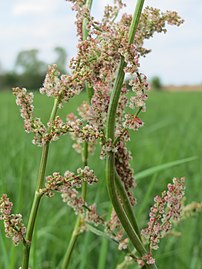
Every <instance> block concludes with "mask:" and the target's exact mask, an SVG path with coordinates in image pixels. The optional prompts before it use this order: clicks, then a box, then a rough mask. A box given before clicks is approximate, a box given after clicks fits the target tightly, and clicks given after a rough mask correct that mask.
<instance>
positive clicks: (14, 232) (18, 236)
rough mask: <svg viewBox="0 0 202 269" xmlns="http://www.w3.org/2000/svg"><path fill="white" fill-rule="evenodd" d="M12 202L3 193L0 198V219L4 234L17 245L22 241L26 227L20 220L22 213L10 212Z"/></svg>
mask: <svg viewBox="0 0 202 269" xmlns="http://www.w3.org/2000/svg"><path fill="white" fill-rule="evenodd" d="M12 207H13V204H12V203H11V202H10V200H9V198H8V197H7V195H6V194H3V195H2V197H1V199H0V220H3V222H4V227H5V233H6V236H7V237H9V238H11V239H12V241H13V243H14V244H15V245H16V246H17V245H18V244H19V243H20V242H23V241H24V237H23V236H24V234H25V233H26V228H25V226H24V224H23V221H22V215H20V214H15V215H14V214H11V210H12Z"/></svg>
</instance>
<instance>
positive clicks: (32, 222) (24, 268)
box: [22, 99, 58, 269]
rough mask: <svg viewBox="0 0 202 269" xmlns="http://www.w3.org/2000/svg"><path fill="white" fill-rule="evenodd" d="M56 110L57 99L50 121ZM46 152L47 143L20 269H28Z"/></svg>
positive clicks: (43, 151) (43, 152) (41, 161)
mask: <svg viewBox="0 0 202 269" xmlns="http://www.w3.org/2000/svg"><path fill="white" fill-rule="evenodd" d="M57 108H58V99H55V101H54V105H53V109H52V112H51V116H50V121H53V120H54V119H55V116H56V113H57ZM49 131H50V130H48V132H49ZM48 151H49V141H48V142H47V143H46V144H45V145H44V146H43V148H42V154H41V160H40V165H39V171H38V179H37V185H36V191H35V195H34V200H33V203H32V208H31V212H30V215H29V220H28V225H27V232H26V237H25V240H26V244H25V248H24V252H23V261H22V269H28V266H29V255H30V248H31V242H32V236H33V231H34V226H35V223H36V218H37V213H38V209H39V205H40V201H41V197H42V194H41V193H39V190H40V189H41V188H42V187H43V184H44V177H45V170H46V164H47V159H48Z"/></svg>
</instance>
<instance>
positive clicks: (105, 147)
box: [100, 139, 117, 160]
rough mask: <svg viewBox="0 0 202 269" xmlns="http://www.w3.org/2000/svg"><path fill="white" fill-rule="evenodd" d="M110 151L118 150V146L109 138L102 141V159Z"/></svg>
mask: <svg viewBox="0 0 202 269" xmlns="http://www.w3.org/2000/svg"><path fill="white" fill-rule="evenodd" d="M109 152H117V147H116V146H115V145H114V144H113V142H112V140H111V139H107V140H105V142H104V143H102V148H101V152H100V159H101V160H104V159H105V157H106V156H107V154H108V153H109Z"/></svg>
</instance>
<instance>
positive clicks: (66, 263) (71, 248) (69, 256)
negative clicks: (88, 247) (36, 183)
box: [61, 216, 81, 269]
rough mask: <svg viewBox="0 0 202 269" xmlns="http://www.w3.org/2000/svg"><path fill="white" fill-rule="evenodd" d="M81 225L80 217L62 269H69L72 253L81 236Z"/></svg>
mask: <svg viewBox="0 0 202 269" xmlns="http://www.w3.org/2000/svg"><path fill="white" fill-rule="evenodd" d="M80 225H81V218H80V216H78V218H77V220H76V223H75V226H74V230H73V232H72V236H71V239H70V241H69V245H68V248H67V251H66V253H65V256H64V260H63V263H62V267H61V269H67V268H68V266H69V263H70V259H71V256H72V252H73V250H74V246H75V244H76V241H77V238H78V235H79V229H80Z"/></svg>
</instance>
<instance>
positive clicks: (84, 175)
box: [40, 166, 98, 197]
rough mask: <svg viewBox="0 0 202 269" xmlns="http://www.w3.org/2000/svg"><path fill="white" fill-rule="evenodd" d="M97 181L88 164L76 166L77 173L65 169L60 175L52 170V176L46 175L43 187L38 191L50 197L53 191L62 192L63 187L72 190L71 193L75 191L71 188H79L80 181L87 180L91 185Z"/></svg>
mask: <svg viewBox="0 0 202 269" xmlns="http://www.w3.org/2000/svg"><path fill="white" fill-rule="evenodd" d="M97 181H98V179H97V177H96V176H95V174H94V172H93V170H91V169H90V168H89V167H88V166H85V167H84V168H83V169H82V168H78V169H77V174H74V173H73V172H70V171H66V172H65V173H64V176H62V175H60V173H58V172H54V173H53V175H52V176H47V177H46V183H45V188H43V189H41V190H40V193H43V194H45V195H47V196H49V197H51V196H53V195H54V193H53V191H58V192H64V188H65V189H66V188H67V189H69V191H71V190H72V191H73V193H75V191H74V190H73V188H81V186H82V182H87V183H88V184H90V185H91V184H93V183H96V182H97ZM70 196H72V195H70ZM73 196H74V195H73Z"/></svg>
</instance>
